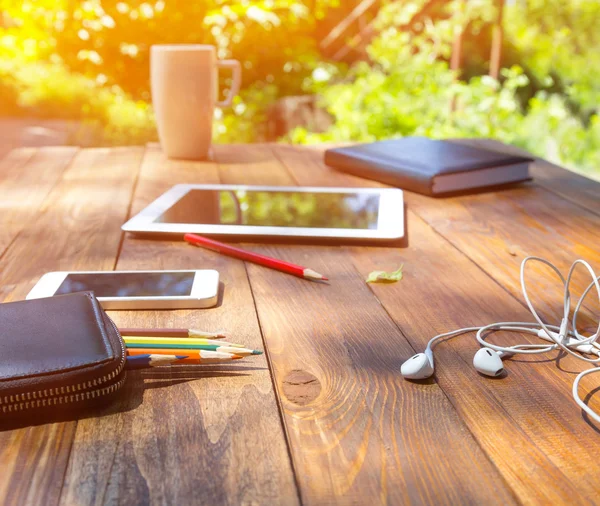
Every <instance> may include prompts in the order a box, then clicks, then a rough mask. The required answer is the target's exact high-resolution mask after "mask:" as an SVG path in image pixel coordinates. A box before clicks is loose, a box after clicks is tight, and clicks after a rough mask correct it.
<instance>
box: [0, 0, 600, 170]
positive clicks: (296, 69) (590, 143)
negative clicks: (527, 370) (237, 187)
mask: <svg viewBox="0 0 600 506" xmlns="http://www.w3.org/2000/svg"><path fill="white" fill-rule="evenodd" d="M425 4H431V1H430V0H429V1H426V0H406V1H401V0H397V1H388V2H383V6H382V8H381V9H380V10H379V13H378V15H377V19H376V28H377V36H376V37H375V38H374V39H373V40H372V41H371V42H370V43H369V45H368V47H367V48H366V50H367V54H368V59H367V60H365V61H361V62H358V63H356V64H354V65H352V66H351V67H350V68H347V67H346V66H345V65H340V64H335V63H333V62H331V61H328V60H327V59H326V58H325V57H324V56H323V55H321V54H320V52H319V46H318V44H319V40H320V37H322V35H323V34H322V33H320V31H319V27H320V26H321V25H322V24H323V23H324V22H327V21H328V20H329V19H330V18H332V19H333V18H335V17H336V16H337V17H338V19H339V17H340V16H341V15H342V14H343V13H347V12H348V11H349V10H351V8H352V6H350V5H346V4H345V3H343V2H339V1H338V0H260V1H254V0H252V1H250V0H241V1H228V0H206V1H203V2H189V1H184V0H157V1H149V2H146V1H139V0H125V1H115V0H103V1H100V0H85V1H73V0H22V1H18V0H0V13H1V15H2V17H1V18H0V111H1V112H2V113H3V115H7V116H35V117H52V118H65V119H77V120H81V121H82V122H83V123H84V124H85V125H86V138H85V139H81V138H79V139H78V138H74V139H72V140H73V142H84V141H85V142H86V143H93V144H99V145H103V144H128V143H133V144H138V143H143V142H146V141H148V140H155V139H156V131H155V126H154V118H153V114H152V108H151V106H150V104H149V101H150V95H149V84H148V57H149V47H150V45H151V44H155V43H209V44H215V45H216V46H217V47H218V51H219V56H220V57H221V58H229V57H233V58H237V59H239V60H240V61H242V64H243V76H244V82H243V89H242V92H241V94H240V96H238V97H236V99H235V102H234V107H233V108H232V109H228V110H223V111H217V116H216V119H215V121H216V128H215V136H216V141H217V142H232V141H235V142H253V141H259V140H262V139H263V138H264V135H265V120H266V115H267V110H268V108H269V107H270V106H271V105H272V104H273V103H274V102H275V101H276V100H277V99H278V98H279V97H282V96H287V95H297V94H302V93H313V94H317V95H318V96H319V98H320V101H321V104H322V106H323V107H324V108H326V109H327V110H328V111H329V113H330V114H331V115H332V116H333V118H334V122H333V125H332V126H331V127H330V128H329V129H328V130H327V131H326V132H324V133H314V132H310V131H306V130H305V129H296V130H295V131H293V132H291V133H290V134H289V135H288V136H287V137H286V140H292V141H294V142H318V141H372V140H376V139H383V138H389V137H399V136H405V135H428V136H431V137H436V138H440V137H493V138H496V139H499V140H502V141H504V142H508V143H512V144H515V145H518V146H521V147H524V148H526V149H528V150H530V151H532V152H534V153H536V154H538V155H540V156H544V157H546V158H549V159H550V160H552V161H555V162H557V163H560V164H564V165H567V166H570V167H573V168H576V169H577V170H580V171H583V172H587V173H588V174H596V175H597V174H599V173H600V119H599V118H600V116H599V106H600V80H599V79H598V78H597V76H598V75H600V30H597V20H598V19H600V2H597V1H596V0H526V1H525V0H519V1H515V2H511V3H509V4H507V5H506V8H505V21H504V27H505V32H506V33H505V44H504V51H503V55H504V61H503V63H504V65H505V68H504V70H503V72H502V78H501V79H500V80H499V81H496V80H494V79H491V78H489V77H487V76H486V73H487V59H488V55H489V44H490V33H491V28H490V27H491V22H492V20H493V19H494V17H495V14H496V11H495V6H494V2H493V1H492V0H469V1H468V2H463V1H462V0H448V1H445V2H442V1H440V2H435V4H436V5H435V8H434V9H432V10H430V14H429V15H428V16H426V17H423V16H421V17H418V16H417V17H415V13H418V12H419V10H420V9H421V8H422V7H423V6H425ZM417 18H418V19H417ZM415 19H417V20H416V21H415ZM330 24H331V23H330ZM461 27H464V28H465V40H464V51H463V53H464V69H463V72H462V74H461V75H460V76H457V75H455V74H454V73H453V72H452V71H451V70H450V69H449V65H448V60H449V56H450V48H451V42H452V39H453V37H454V34H455V33H456V30H458V29H460V28H461ZM226 86H227V82H225V87H226Z"/></svg>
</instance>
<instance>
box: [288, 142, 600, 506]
mask: <svg viewBox="0 0 600 506" xmlns="http://www.w3.org/2000/svg"><path fill="white" fill-rule="evenodd" d="M277 151H278V153H279V156H280V158H281V159H282V160H283V161H284V163H286V165H287V167H288V169H289V170H290V171H291V172H292V174H293V175H294V177H295V178H296V179H297V180H298V181H299V182H301V183H302V184H308V183H309V182H311V181H312V180H313V177H315V178H318V179H320V180H321V181H326V178H327V174H329V173H330V169H328V168H326V167H325V166H324V165H323V164H322V162H321V161H320V158H319V155H318V153H316V152H313V154H312V155H310V156H311V157H312V164H311V165H310V167H311V169H310V170H307V167H308V166H309V165H307V164H306V163H305V157H306V156H307V152H306V151H302V153H299V154H298V148H289V147H286V148H277ZM313 174H314V175H313ZM340 178H345V176H344V175H342V174H337V176H336V179H337V180H336V182H335V184H340V182H341V181H340ZM347 183H348V184H347V185H348V186H353V184H354V183H355V181H352V180H350V179H348V181H347ZM365 184H369V183H366V182H365ZM411 197H412V195H411ZM427 200H428V201H430V206H432V207H435V206H437V205H442V204H438V203H440V202H441V203H443V202H445V201H439V200H435V199H427ZM456 200H458V199H456ZM426 203H427V202H426V201H425V199H423V202H422V205H423V206H425V205H426ZM573 208H574V209H577V208H575V207H573ZM453 223H455V226H456V227H460V226H466V225H465V224H464V222H462V221H458V220H455V221H454V222H453ZM409 229H410V234H411V246H410V248H406V249H402V250H395V249H390V248H379V249H374V248H352V260H353V262H354V264H355V265H356V267H357V269H358V270H359V271H360V273H361V275H362V276H366V275H367V274H368V272H370V271H372V270H379V269H384V270H391V269H394V268H396V267H397V265H398V264H400V263H404V264H405V276H404V279H403V280H402V281H401V282H400V283H397V284H393V285H385V286H383V285H372V290H373V291H374V293H375V294H376V295H377V296H378V298H379V299H380V301H381V303H382V304H383V305H384V307H385V308H386V310H387V312H388V313H389V314H390V315H391V316H392V317H393V318H394V320H395V321H396V323H397V324H398V325H399V327H400V328H401V330H402V332H403V334H404V335H405V336H406V337H407V338H408V339H409V341H410V342H411V343H412V344H413V346H414V347H415V348H416V349H419V350H422V349H424V347H425V345H426V344H427V341H428V340H429V339H430V338H431V337H432V336H434V335H436V334H439V333H442V332H446V331H448V330H451V329H454V328H461V327H465V326H471V325H478V324H482V323H486V322H494V321H503V320H517V321H518V320H525V321H528V320H531V316H530V315H528V313H527V311H525V309H524V308H523V306H522V305H521V304H520V303H519V302H518V301H517V300H516V299H514V298H512V297H510V296H509V295H508V294H507V293H506V292H505V291H504V290H503V289H502V288H501V287H500V286H498V285H497V284H496V283H494V282H493V281H492V280H491V279H490V278H489V277H488V276H487V275H486V274H485V273H484V272H483V271H482V270H481V269H479V268H478V267H477V266H476V265H475V264H474V263H473V262H472V261H470V260H469V259H468V258H467V257H466V256H465V255H463V254H461V253H460V252H459V251H458V250H457V249H455V248H452V247H450V245H449V244H448V242H446V241H445V240H443V239H442V238H441V237H440V236H439V235H438V234H437V233H436V232H434V231H433V230H432V229H431V228H430V227H429V226H428V225H426V224H425V223H424V222H423V221H422V220H421V219H420V218H418V217H417V216H415V215H414V214H413V213H412V212H409ZM477 244H479V245H480V244H481V241H479V242H474V243H473V245H474V246H473V247H475V246H476V245H477ZM496 339H497V340H500V339H501V340H502V341H504V342H508V343H509V344H510V343H516V342H523V340H525V341H528V339H527V338H525V339H523V338H522V337H519V338H517V337H516V336H514V335H503V336H502V337H499V336H498V337H497V338H496ZM477 348H478V347H477V343H476V341H475V340H474V339H473V338H472V337H471V338H468V337H462V338H457V339H455V340H453V341H451V342H448V343H444V344H440V345H438V347H437V350H438V351H437V353H436V379H437V381H438V382H439V384H440V386H441V387H442V388H443V389H444V391H445V392H446V394H447V395H448V396H449V398H450V399H451V400H452V403H453V405H454V406H455V407H456V408H457V409H458V410H459V413H460V415H461V417H462V418H463V420H465V422H466V423H467V425H468V426H469V429H470V430H471V431H472V432H473V434H474V435H475V436H476V438H477V439H478V441H479V442H480V444H481V445H482V446H483V448H484V449H485V451H486V452H487V454H488V455H489V456H490V457H491V459H492V460H493V462H494V463H495V464H496V466H497V467H498V469H499V470H500V472H501V473H502V474H503V476H504V477H505V479H506V480H507V481H508V483H509V484H510V485H511V487H512V488H513V490H514V491H515V493H516V494H517V496H518V498H519V500H520V501H522V502H531V503H537V504H547V503H548V502H550V501H553V502H557V501H558V502H569V501H575V502H578V501H581V502H585V501H587V498H589V497H593V496H594V495H597V492H598V485H597V484H596V483H595V482H594V480H591V479H590V477H589V476H590V475H589V474H588V473H586V471H585V470H586V469H590V466H592V467H594V468H595V467H596V466H597V464H596V461H597V459H596V458H595V455H597V452H598V448H596V445H597V435H596V432H595V429H594V428H593V427H591V426H590V425H588V424H587V423H586V422H585V420H584V419H583V418H582V417H581V414H580V413H579V411H578V410H577V408H576V406H575V404H574V403H573V401H572V398H571V397H570V385H571V382H572V380H573V375H572V374H568V373H567V374H565V372H566V371H579V370H582V368H585V366H582V364H581V363H580V362H575V361H573V360H566V359H565V360H563V361H561V363H560V364H559V365H560V369H558V368H557V367H556V365H555V364H554V363H553V362H550V363H548V364H544V365H541V364H540V365H539V366H538V367H534V365H533V364H530V363H526V361H523V360H521V359H518V360H511V361H510V362H509V363H508V364H507V368H509V370H510V374H509V375H508V376H507V377H506V378H504V379H502V380H489V379H487V378H483V377H481V376H479V375H478V374H477V373H476V372H475V371H474V369H473V368H472V365H471V361H472V357H473V354H474V353H475V351H476V350H477ZM403 358H408V356H406V357H403ZM400 361H401V360H400ZM548 399H552V403H549V402H548ZM596 406H597V407H600V403H597V404H596ZM574 454H576V455H577V459H575V460H576V461H577V462H574V459H573V455H574ZM523 476H528V477H529V478H528V480H523ZM529 480H531V481H529ZM532 481H533V482H535V484H536V485H535V487H532V486H531V483H532Z"/></svg>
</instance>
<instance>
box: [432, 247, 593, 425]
mask: <svg viewBox="0 0 600 506" xmlns="http://www.w3.org/2000/svg"><path fill="white" fill-rule="evenodd" d="M532 261H535V262H540V263H543V264H545V265H547V266H548V267H550V268H551V269H552V270H553V271H554V272H555V273H556V274H557V275H558V277H559V278H560V280H561V282H562V283H563V286H564V292H563V316H562V320H561V323H560V325H549V324H547V323H545V322H544V321H542V319H541V318H540V316H539V315H538V313H537V311H536V310H535V308H534V306H533V304H532V303H531V300H530V298H529V293H528V290H527V283H526V281H525V270H526V267H527V263H528V262H532ZM579 265H582V266H583V267H585V268H586V269H587V271H588V272H589V274H590V275H591V277H592V282H591V283H590V284H589V286H588V287H587V288H586V289H585V290H584V292H583V293H582V295H581V297H580V298H579V300H578V302H577V305H576V306H575V310H574V311H573V316H572V320H571V322H570V323H569V317H570V310H571V292H570V285H571V280H572V278H573V273H574V272H575V269H576V268H577V267H578V266H579ZM520 279H521V289H522V291H523V297H524V299H525V302H526V304H527V307H528V308H529V311H530V312H531V314H532V316H533V317H534V319H535V322H498V323H492V324H489V325H484V326H481V327H466V328H463V329H458V330H454V331H451V332H445V333H444V334H439V335H437V336H435V337H433V338H432V339H430V340H429V342H428V343H427V348H426V349H425V354H426V355H427V356H428V357H429V359H430V361H431V366H432V367H433V353H432V348H433V344H434V343H435V342H436V341H438V340H440V339H444V338H450V337H455V336H458V335H460V334H464V333H467V332H477V334H476V338H477V341H479V343H480V344H481V346H483V347H486V348H490V349H492V350H494V351H496V352H502V353H506V354H521V353H522V354H538V353H548V352H550V351H554V350H558V349H560V350H563V351H564V352H566V353H568V354H570V355H572V356H574V357H576V358H577V359H579V360H583V361H584V362H589V363H591V364H595V365H597V364H600V343H598V342H597V340H598V338H599V337H600V317H599V318H598V328H597V330H596V332H595V333H594V334H592V335H591V336H587V337H586V336H584V335H582V334H580V333H579V331H578V330H577V316H578V314H579V311H580V310H581V307H582V305H583V302H584V300H585V299H586V297H587V295H588V293H589V292H590V291H591V290H592V288H593V287H595V288H596V292H597V294H598V302H599V303H600V276H598V275H597V274H596V273H595V272H594V269H592V267H591V265H590V264H589V263H588V262H586V261H585V260H576V261H575V262H573V264H572V265H571V268H570V269H569V272H568V274H567V277H566V279H565V277H564V276H563V275H562V274H561V272H560V271H559V270H558V268H557V267H556V266H555V265H554V264H552V263H551V262H549V261H548V260H545V259H543V258H540V257H536V256H529V257H527V258H525V259H524V260H523V262H521V271H520ZM569 327H570V328H569ZM502 330H504V331H511V332H521V333H527V334H533V335H535V336H537V337H539V338H541V339H544V340H546V341H550V343H549V344H529V343H527V344H517V345H514V346H498V345H495V344H492V343H490V342H488V341H486V340H485V337H486V334H487V333H492V332H496V331H502ZM584 353H585V354H592V355H596V357H595V358H587V357H585V356H584V355H583V354H584ZM431 371H433V369H431ZM596 372H600V367H598V366H596V367H593V368H591V369H587V370H585V371H583V372H581V373H580V374H579V375H578V376H577V377H576V378H575V381H574V382H573V398H574V400H575V402H576V403H577V405H578V406H579V407H580V408H581V409H583V410H584V411H585V412H586V413H587V414H588V415H589V416H590V417H591V418H593V419H594V420H595V421H596V422H599V423H600V415H598V414H597V413H596V412H595V411H593V410H592V409H591V408H590V407H589V406H588V405H587V404H585V402H583V401H582V400H581V397H579V393H578V388H579V382H580V380H581V379H582V378H583V377H584V376H587V375H588V374H593V373H596Z"/></svg>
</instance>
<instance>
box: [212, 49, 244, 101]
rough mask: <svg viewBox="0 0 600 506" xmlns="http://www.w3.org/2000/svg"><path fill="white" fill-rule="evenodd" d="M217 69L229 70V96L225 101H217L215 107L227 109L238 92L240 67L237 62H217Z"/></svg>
mask: <svg viewBox="0 0 600 506" xmlns="http://www.w3.org/2000/svg"><path fill="white" fill-rule="evenodd" d="M217 68H225V69H231V71H232V73H233V74H232V80H233V82H232V83H231V88H229V95H227V98H226V99H225V100H221V101H217V103H216V106H217V107H229V106H230V105H231V102H232V100H233V97H234V96H235V95H237V94H238V93H239V91H240V84H241V83H242V66H241V65H240V62H239V61H237V60H219V61H217Z"/></svg>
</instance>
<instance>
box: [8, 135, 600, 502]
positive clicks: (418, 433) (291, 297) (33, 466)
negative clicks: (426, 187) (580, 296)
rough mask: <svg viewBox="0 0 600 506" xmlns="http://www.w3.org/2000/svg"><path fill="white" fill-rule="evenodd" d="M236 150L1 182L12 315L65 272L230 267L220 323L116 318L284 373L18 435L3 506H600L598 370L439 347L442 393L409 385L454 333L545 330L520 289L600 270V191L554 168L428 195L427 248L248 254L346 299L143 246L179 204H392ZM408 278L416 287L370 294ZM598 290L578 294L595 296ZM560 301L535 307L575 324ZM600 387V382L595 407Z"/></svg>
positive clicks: (81, 160)
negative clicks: (255, 194)
mask: <svg viewBox="0 0 600 506" xmlns="http://www.w3.org/2000/svg"><path fill="white" fill-rule="evenodd" d="M489 145H491V146H492V147H499V149H502V147H501V146H498V145H497V144H493V143H492V144H489ZM215 151H216V155H215V160H216V161H215V162H211V163H199V162H185V161H168V160H166V159H165V157H164V156H163V154H162V153H161V151H160V150H159V148H158V147H156V146H149V147H147V148H141V147H133V148H97V149H80V150H78V149H76V148H71V147H60V148H58V147H57V148H52V147H50V148H39V149H29V148H23V149H17V150H14V151H12V152H11V153H10V154H8V155H7V157H6V158H5V159H4V160H3V161H2V162H1V163H0V207H1V209H2V212H1V213H0V300H4V301H9V300H16V299H22V298H24V297H25V295H26V294H27V292H28V291H29V290H30V288H31V287H32V286H33V285H34V283H35V282H36V281H37V279H38V278H39V277H40V276H41V275H42V274H43V273H44V272H46V271H51V270H82V269H86V270H95V269H108V270H110V269H115V268H116V269H187V268H204V267H211V268H215V269H218V270H219V271H220V273H221V278H222V281H223V283H224V285H225V290H224V297H223V300H222V303H221V304H220V305H219V307H217V308H214V309H208V310H199V311H145V312H112V313H111V316H112V317H113V318H115V319H116V320H117V322H118V323H119V324H121V325H130V326H133V325H136V326H142V325H144V326H166V325H175V326H192V327H194V326H196V327H202V328H207V329H220V328H226V329H227V330H228V331H229V333H230V334H231V336H232V337H234V338H235V341H240V342H244V343H247V344H248V345H250V346H251V347H257V348H263V347H264V348H265V350H266V352H267V353H266V355H264V356H262V357H257V358H255V359H252V360H245V361H240V362H239V363H236V364H235V365H227V366H223V367H205V368H202V369H201V370H200V369H195V368H183V369H177V368H173V369H170V368H166V369H165V370H164V371H150V372H148V371H138V372H134V373H131V374H130V379H129V380H128V382H127V386H126V388H125V390H124V391H123V394H122V395H121V396H120V400H119V401H118V402H116V403H115V404H113V405H111V406H108V407H106V408H105V409H104V410H103V411H102V412H101V413H100V416H97V417H87V418H83V419H80V420H79V421H69V422H64V423H55V424H47V425H39V426H34V427H27V428H22V429H17V430H11V431H3V432H0V462H1V469H2V472H1V473H0V503H1V504H4V505H7V504H43V505H55V504H61V505H70V504H74V505H84V504H128V505H129V504H147V503H152V504H173V505H184V504H193V503H195V504H209V505H219V504H235V505H237V504H267V505H273V504H285V505H288V504H289V505H294V504H299V503H304V504H307V505H320V504H356V505H365V504H380V503H381V504H409V503H411V504H471V503H472V504H512V503H527V504H567V503H569V504H583V503H587V502H596V503H600V495H599V491H600V480H599V479H598V475H599V473H600V458H599V457H600V428H599V427H597V426H594V425H593V424H591V423H588V422H587V421H586V420H585V419H584V417H583V416H582V413H581V411H580V410H579V409H577V407H576V405H575V404H574V402H573V400H572V398H571V392H570V391H571V385H572V382H573V378H574V375H575V373H576V372H577V371H580V370H582V367H583V368H584V367H585V366H584V365H582V363H580V362H576V361H573V360H571V359H570V358H563V359H561V360H560V361H555V360H554V357H548V359H547V360H540V358H539V357H538V358H537V359H535V360H527V359H515V360H510V361H508V362H507V363H506V367H507V369H508V375H507V376H506V377H505V378H502V379H500V380H490V379H487V378H484V377H482V376H479V375H478V374H477V373H476V372H475V371H474V370H473V368H472V366H471V361H472V357H473V354H474V352H475V351H476V350H477V348H478V346H477V344H476V341H475V339H474V337H473V336H463V337H460V338H456V339H454V340H453V341H450V342H446V343H443V344H440V345H439V346H438V347H437V349H436V366H437V367H436V380H435V381H433V380H431V381H426V382H423V383H421V384H417V383H410V382H407V381H403V380H402V378H401V377H400V374H399V370H400V364H401V363H402V362H403V361H404V360H405V359H406V358H408V357H410V356H411V355H413V354H414V353H415V351H422V350H423V348H424V346H425V344H426V343H427V341H428V340H429V339H430V337H432V336H433V335H435V334H437V333H441V332H444V331H447V330H451V329H455V328H459V327H465V326H470V325H474V324H475V325H477V324H483V323H488V322H495V321H502V320H517V321H518V320H523V319H524V320H531V316H530V315H529V313H528V311H527V310H526V308H525V306H524V303H523V300H522V296H521V293H520V288H519V281H518V272H519V263H520V262H521V260H522V259H523V257H525V256H526V255H530V254H536V255H541V256H544V257H547V258H549V259H551V260H552V261H553V262H556V263H557V264H558V265H559V266H561V268H566V267H567V266H568V265H569V264H570V263H571V262H572V261H573V260H574V259H576V258H579V257H583V258H586V259H587V260H588V261H590V262H591V263H592V264H593V265H595V267H596V268H598V267H600V252H599V247H598V246H599V245H600V184H597V183H594V182H592V181H590V180H587V179H585V178H583V177H580V176H577V175H574V174H572V173H569V172H566V171H564V170H563V169H560V168H559V167H556V166H552V165H549V164H544V163H538V164H537V165H536V166H535V168H534V170H533V175H534V177H535V182H533V183H529V184H525V185H522V186H520V187H517V188H514V189H511V190H507V191H502V192H496V193H488V194H481V195H473V196H468V197H462V198H451V199H442V200H434V199H429V198H426V197H423V196H420V195H416V194H412V193H407V194H406V200H407V204H408V230H409V246H408V247H406V248H386V247H378V248H374V247H363V246H339V247H333V246H307V245H293V246H292V245H259V244H253V245H249V246H248V247H249V248H251V249H253V250H256V251H260V252H262V253H266V254H270V255H273V256H276V257H279V258H283V259H285V260H289V261H292V262H296V263H299V264H302V265H307V266H310V267H311V268H313V269H315V270H317V271H319V272H323V273H325V274H326V275H328V276H329V277H330V279H331V283H330V284H322V283H313V282H308V281H304V280H301V279H297V278H294V277H292V276H288V275H285V274H282V273H279V272H276V271H272V270H268V269H264V268H261V267H259V266H256V265H252V264H244V263H243V262H241V261H238V260H235V259H230V258H227V257H224V256H220V255H218V254H215V253H213V252H210V251H205V250H202V249H198V248H193V247H190V246H188V245H186V244H184V243H183V242H172V241H153V240H147V239H136V238H132V237H129V236H126V235H125V236H124V235H123V234H122V233H121V231H120V226H121V224H122V223H123V222H125V221H126V220H127V218H128V217H129V216H131V215H133V214H135V213H137V212H138V211H139V210H140V209H142V208H143V207H144V206H146V205H147V204H148V203H149V202H151V201H152V200H153V199H155V198H156V197H157V196H158V195H160V194H161V193H162V192H164V191H165V190H167V189H168V188H170V187H171V186H172V185H174V184H176V183H184V182H185V183H219V182H221V183H247V184H269V185H336V186H365V185H373V183H370V182H366V181H362V180H359V179H357V178H353V177H349V176H345V175H342V174H339V173H335V172H332V171H330V170H329V169H328V168H326V167H325V166H324V165H323V163H322V161H321V160H322V156H321V149H316V148H301V147H292V146H286V145H232V146H217V147H216V150H215ZM402 263H403V264H404V271H405V277H404V279H403V280H402V281H401V282H399V283H397V284H392V285H367V284H366V283H365V278H366V276H367V274H368V273H369V272H370V271H372V270H375V269H384V270H391V269H395V268H397V267H398V265H399V264H402ZM587 283H588V280H587V279H585V278H584V277H583V275H582V276H581V277H578V278H577V280H576V285H577V289H578V290H581V288H582V287H583V286H584V284H587ZM555 285H556V284H555V282H554V281H553V280H551V278H547V279H546V280H545V281H540V283H539V285H538V288H537V289H536V290H535V292H536V296H535V298H536V301H537V304H538V305H539V307H541V308H542V311H543V313H544V316H545V317H547V318H554V319H556V318H557V317H558V310H559V308H560V302H559V298H558V297H559V293H560V289H559V287H557V286H555ZM591 305H593V304H591ZM594 309H595V310H598V306H597V305H596V306H594ZM495 339H497V340H498V341H501V342H505V343H513V342H516V341H518V340H522V339H524V338H523V337H519V336H512V335H497V336H496V337H495ZM595 381H597V380H594V379H593V378H590V379H589V380H584V382H583V385H582V394H583V395H584V396H585V395H586V394H587V393H589V392H591V391H593V389H594V388H596V385H597V383H595ZM591 402H592V404H593V405H595V406H596V408H597V409H600V403H598V402H595V400H594V399H592V401H591Z"/></svg>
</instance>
